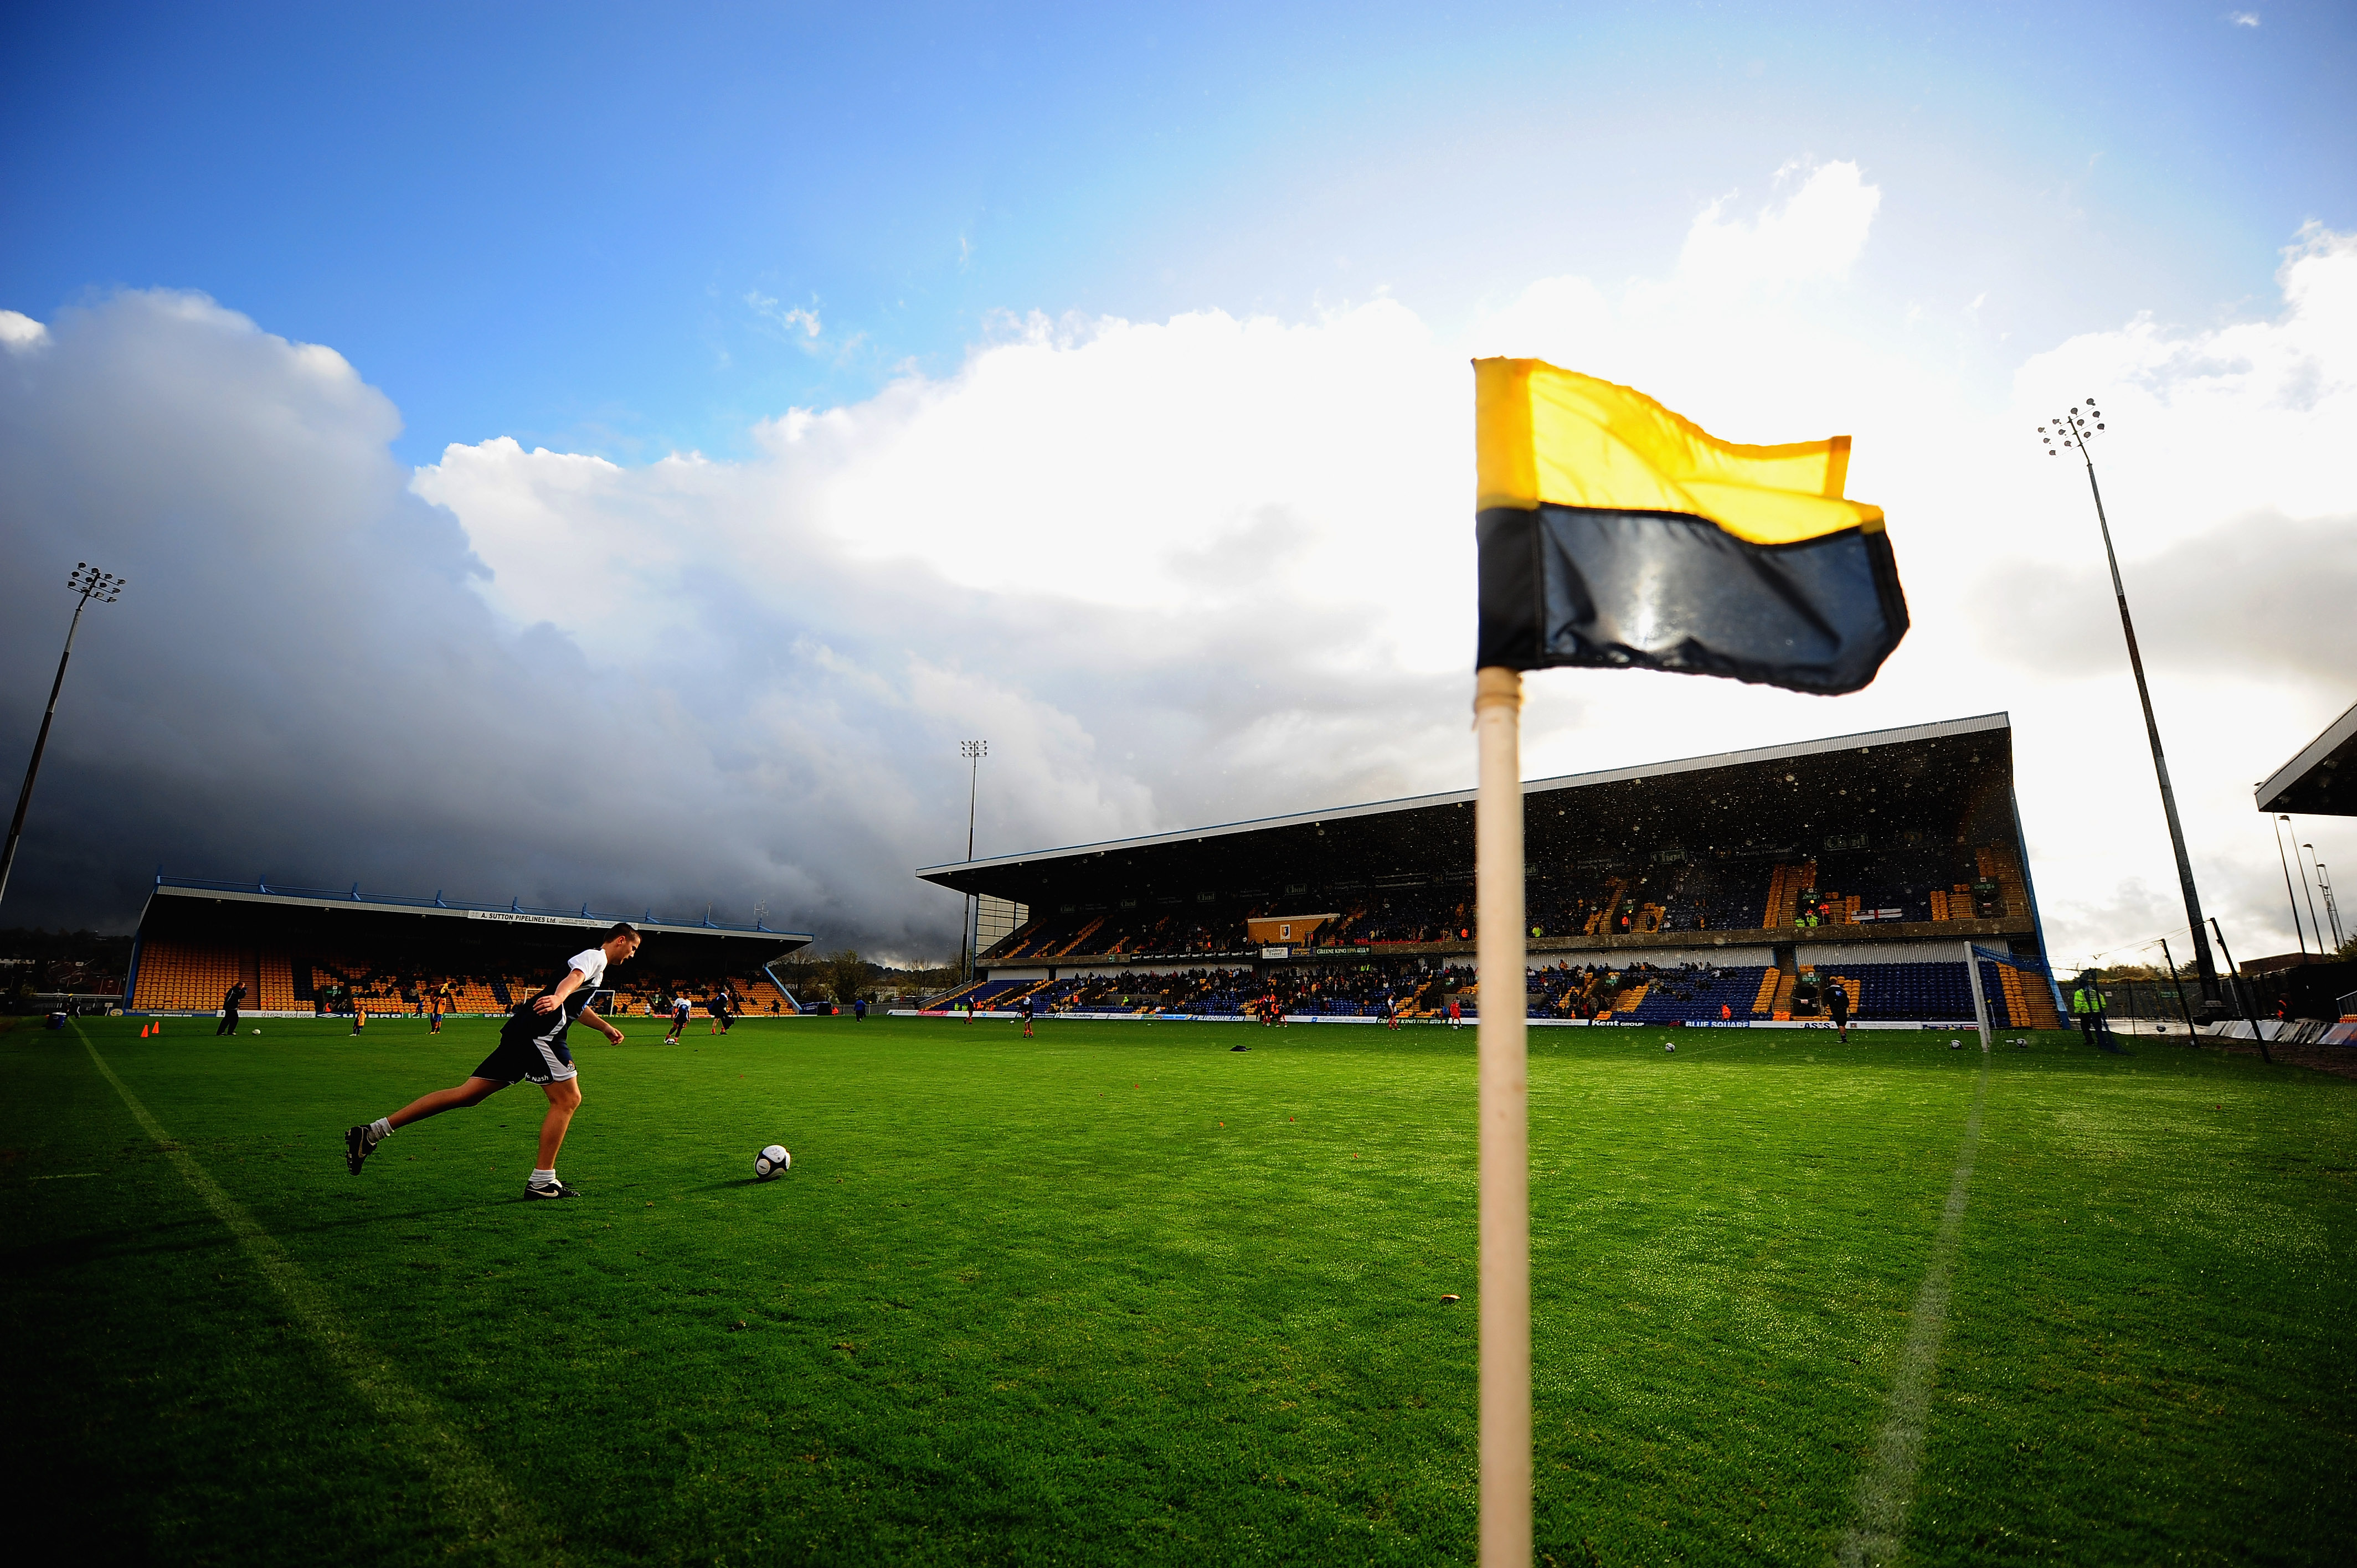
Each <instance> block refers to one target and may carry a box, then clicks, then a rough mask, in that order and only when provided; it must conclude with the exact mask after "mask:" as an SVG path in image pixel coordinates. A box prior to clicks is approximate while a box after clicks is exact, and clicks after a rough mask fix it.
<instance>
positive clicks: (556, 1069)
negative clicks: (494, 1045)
mask: <svg viewBox="0 0 2357 1568" xmlns="http://www.w3.org/2000/svg"><path fill="white" fill-rule="evenodd" d="M572 1024H573V1020H572V1019H570V1018H567V1017H566V1016H565V1010H564V1009H563V1008H559V1009H557V1010H556V1011H555V1012H554V1013H534V1012H533V1011H531V1010H530V1004H526V1007H525V1010H524V1011H522V1012H519V1013H517V1014H515V1015H513V1016H512V1017H511V1018H509V1019H508V1021H507V1023H506V1025H505V1026H502V1027H501V1028H500V1047H499V1049H497V1050H495V1051H493V1052H492V1053H491V1054H490V1056H487V1057H485V1058H483V1065H482V1066H480V1067H479V1068H477V1069H475V1071H474V1076H475V1077H477V1078H488V1079H490V1080H491V1081H492V1082H494V1083H562V1082H564V1081H565V1079H568V1078H572V1077H574V1076H575V1075H576V1074H577V1073H578V1072H579V1071H580V1069H578V1068H576V1067H575V1066H574V1065H573V1053H572V1052H571V1051H568V1050H566V1049H565V1030H566V1029H568V1028H570V1027H571V1026H572Z"/></svg>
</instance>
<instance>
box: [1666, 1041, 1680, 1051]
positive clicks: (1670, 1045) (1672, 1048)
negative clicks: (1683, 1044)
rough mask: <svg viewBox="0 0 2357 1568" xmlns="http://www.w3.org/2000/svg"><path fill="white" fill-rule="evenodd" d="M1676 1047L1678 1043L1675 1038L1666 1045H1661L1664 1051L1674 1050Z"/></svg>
mask: <svg viewBox="0 0 2357 1568" xmlns="http://www.w3.org/2000/svg"><path fill="white" fill-rule="evenodd" d="M1677 1048H1678V1043H1677V1042H1676V1041H1675V1040H1672V1041H1671V1042H1669V1044H1667V1045H1665V1046H1663V1047H1662V1049H1663V1050H1665V1051H1674V1050H1676V1049H1677Z"/></svg>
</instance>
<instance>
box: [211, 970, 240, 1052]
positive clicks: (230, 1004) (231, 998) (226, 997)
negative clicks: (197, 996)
mask: <svg viewBox="0 0 2357 1568" xmlns="http://www.w3.org/2000/svg"><path fill="white" fill-rule="evenodd" d="M244 1000H245V982H244V981H242V980H241V981H239V982H238V983H236V984H234V985H232V986H231V987H230V988H229V990H228V991H226V992H225V993H222V995H221V1027H220V1028H218V1029H215V1030H214V1031H213V1038H214V1039H217V1040H218V1039H220V1038H221V1036H223V1035H234V1034H236V1033H237V1004H239V1003H241V1002H242V1001H244Z"/></svg>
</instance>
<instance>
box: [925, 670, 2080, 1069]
mask: <svg viewBox="0 0 2357 1568" xmlns="http://www.w3.org/2000/svg"><path fill="white" fill-rule="evenodd" d="M1473 801H1474V795H1473V792H1472V791H1470V790H1465V791H1459V792H1454V793H1448V794H1438V795H1426V796H1418V797H1414V798H1410V799H1406V800H1385V801H1375V802H1371V803H1367V804H1363V805H1356V806H1345V807H1337V808H1331V809H1328V810H1324V811H1304V812H1297V813H1293V814H1290V815H1286V816H1282V817H1273V818H1267V819H1262V820H1258V821H1252V822H1232V823H1225V824H1220V825H1216V826H1211V827H1204V828H1198V829H1190V830H1188V831H1185V832H1171V833H1157V834H1151V835H1146V836H1144V837H1139V838H1134V839H1125V840H1120V841H1115V842H1112V843H1094V844H1082V845H1075V846H1072V847H1070V848H1063V849H1053V850H1042V851H1035V852H1030V853H1027V854H1012V855H1001V856H995V857H991V858H988V859H978V860H974V861H969V862H960V863H955V864H952V865H936V866H929V867H925V868H923V869H921V870H920V871H919V872H918V875H920V876H921V877H923V878H924V879H925V880H927V881H929V882H932V883H935V884H936V885H938V886H943V887H948V888H952V889H954V890H956V891H958V892H961V893H967V894H974V895H978V896H981V897H986V898H991V899H994V900H999V901H1003V902H1004V903H1006V904H1010V905H1016V906H1023V907H1025V911H1026V914H1027V915H1028V918H1027V919H1026V920H1025V921H1024V922H1023V924H1022V925H1021V926H1020V927H1018V928H1017V929H1016V930H1015V931H1013V932H1012V933H1011V934H1010V935H1008V936H1007V937H1006V938H1005V939H1004V940H1001V941H999V942H997V943H996V944H995V945H993V946H992V947H990V948H989V949H988V950H985V952H984V953H983V954H982V957H981V960H980V964H979V971H980V972H982V973H984V974H985V976H986V980H987V983H989V984H990V985H991V987H992V988H993V997H992V999H995V1000H1004V999H1005V998H1006V997H1008V996H1014V995H1017V994H1018V989H1017V988H1020V987H1030V988H1032V989H1033V990H1034V991H1036V992H1038V993H1039V994H1040V995H1043V996H1044V995H1048V994H1050V992H1049V990H1046V989H1042V988H1046V987H1051V986H1054V985H1058V984H1063V985H1067V986H1068V985H1069V983H1071V981H1072V980H1074V979H1076V978H1095V979H1100V980H1103V979H1106V978H1113V979H1118V978H1120V977H1122V976H1123V975H1125V973H1128V972H1213V971H1216V972H1227V973H1232V974H1236V975H1239V976H1241V975H1244V974H1247V973H1248V974H1249V975H1250V977H1251V979H1250V982H1249V983H1251V984H1253V985H1263V984H1266V983H1271V981H1272V979H1274V980H1275V981H1277V982H1279V983H1281V982H1282V978H1283V975H1284V972H1286V970H1288V969H1292V968H1297V967H1299V966H1305V965H1308V966H1318V967H1319V968H1320V970H1321V972H1328V973H1332V972H1336V966H1338V965H1340V966H1342V967H1343V968H1344V969H1349V968H1351V967H1352V966H1357V967H1358V968H1360V969H1361V970H1376V971H1386V972H1394V973H1396V972H1403V971H1411V970H1412V971H1413V972H1417V973H1432V972H1440V971H1466V970H1469V966H1470V965H1471V964H1472V962H1473V955H1474V951H1475V931H1474V921H1473V913H1472V910H1473V859H1474V852H1473ZM1523 838H1524V855H1525V865H1524V875H1525V878H1526V881H1525V886H1524V895H1525V903H1526V907H1527V909H1528V911H1529V918H1530V921H1531V930H1530V932H1529V938H1528V947H1529V961H1530V965H1531V968H1532V970H1533V972H1534V974H1538V973H1541V972H1549V971H1553V972H1567V971H1572V970H1581V971H1586V970H1590V969H1606V970H1610V971H1612V972H1616V973H1618V972H1631V971H1637V972H1643V971H1648V970H1652V971H1664V972H1666V971H1673V970H1674V971H1680V972H1689V971H1693V970H1696V969H1706V970H1707V971H1709V972H1711V974H1712V985H1711V987H1710V988H1709V990H1710V1001H1711V1008H1712V1013H1713V1015H1714V1016H1717V1009H1718V1008H1719V1007H1720V1006H1724V1007H1725V1009H1726V1013H1727V1015H1728V1016H1729V1017H1732V1018H1743V1017H1768V1018H1782V1017H1785V1016H1789V1015H1791V1014H1792V1011H1793V993H1794V992H1795V990H1796V989H1797V990H1798V991H1799V992H1800V993H1802V994H1803V996H1805V994H1806V993H1807V992H1808V990H1809V988H1810V983H1811V979H1812V977H1813V976H1824V977H1832V976H1835V975H1841V976H1843V977H1845V979H1846V980H1855V981H1856V982H1857V983H1856V984H1854V985H1852V986H1851V990H1852V994H1853V996H1857V995H1858V994H1859V993H1860V991H1861V990H1862V991H1863V992H1864V993H1865V996H1864V998H1863V1000H1862V1001H1861V1004H1860V1006H1859V1014H1860V1015H1861V1016H1869V1015H1881V1016H1932V1017H1954V1016H1957V1015H1958V1007H1957V999H1958V998H1959V997H1965V998H1968V995H1969V993H1968V989H1967V986H1966V981H1965V970H1964V956H1963V955H1964V950H1965V944H1967V943H1972V944H1977V945H1978V946H1979V948H1980V949H1981V950H1982V951H1983V954H1984V957H1985V958H1988V959H1996V960H2001V961H1987V962H1986V963H1985V964H1984V966H1983V967H1984V974H1985V978H1986V982H1987V984H1988V987H1989V989H1990V990H1991V992H1992V993H1993V994H1995V993H2001V994H2002V996H2003V998H2004V1000H2003V1004H2002V1006H2001V1010H2000V1013H2001V1016H2000V1022H2001V1023H2002V1024H2003V1025H2005V1026H2011V1027H2029V1026H2051V1025H2052V1024H2053V1023H2054V1022H2055V1021H2056V1005H2055V998H2054V993H2053V991H2052V987H2051V984H2050V982H2048V981H2046V980H2045V979H2044V978H2043V976H2044V975H2045V974H2046V972H2047V966H2046V960H2045V944H2044V940H2043V936H2042V933H2041V930H2040V922H2039V916H2038V906H2037V897H2036V893H2035V890H2034V888H2033V886H2032V884H2031V880H2030V875H2029V860H2028V855H2027V854H2026V851H2025V847H2024V844H2023V842H2022V836H2021V827H2020V821H2019V816H2018V811H2017V809H2016V806H2015V801H2014V789H2013V752H2012V729H2011V723H2010V720H2009V719H2008V717H2007V715H2006V714H1983V715H1980V716H1977V717H1973V718H1963V719H1954V720H1950V721H1946V722H1943V723H1938V724H1928V725H1912V726H1909V727H1906V728H1901V729H1889V730H1878V731H1872V732H1868V733H1865V734H1859V735H1849V736H1833V737H1829V738H1826V739H1822V740H1809V741H1800V742H1795V743H1792V744H1790V745H1785V746H1765V747H1760V748H1758V749H1756V750H1749V751H1740V752H1727V753H1720V754H1717V755H1715V756H1703V757H1684V758H1679V759H1675V760H1671V761H1663V762H1659V763H1652V764H1648V765H1644V766H1640V767H1633V768H1612V769H1607V770H1603V771H1599V772H1594V773H1583V774H1574V775H1570V776H1566V777H1563V778H1556V779H1534V780H1531V781H1529V782H1527V783H1525V784H1524V785H1523ZM1951 972H1953V973H1951ZM1753 977H1756V981H1755V980H1754V978H1753ZM1537 984H1538V983H1536V982H1534V987H1537ZM1747 984H1749V986H1750V989H1749V990H1745V989H1744V986H1745V985H1747ZM1539 988H1540V989H1543V987H1539ZM1664 989H1665V994H1664V995H1663V998H1662V999H1661V1000H1662V1001H1663V1005H1664V1006H1667V1005H1670V1004H1671V1003H1672V1002H1673V1001H1677V1002H1679V1003H1680V1004H1682V1005H1684V1007H1685V1008H1686V1010H1688V1011H1699V1010H1700V1004H1699V1003H1698V1002H1697V1001H1696V1000H1695V996H1693V995H1686V996H1684V997H1683V998H1679V997H1676V996H1674V995H1673V994H1670V993H1675V992H1676V991H1678V990H1679V988H1678V987H1676V986H1666V985H1665V988H1664ZM1738 993H1740V994H1739V995H1738ZM1738 1002H1739V1005H1738ZM1805 1010H1806V1009H1805V1004H1803V1011H1804V1012H1805ZM1969 1012H1970V1009H1969V1004H1968V1002H1967V1004H1966V1005H1965V1006H1964V1015H1969Z"/></svg>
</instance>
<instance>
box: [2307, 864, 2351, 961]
mask: <svg viewBox="0 0 2357 1568" xmlns="http://www.w3.org/2000/svg"><path fill="white" fill-rule="evenodd" d="M2299 847H2300V848H2302V849H2304V850H2306V851H2308V858H2309V859H2310V860H2316V846H2315V845H2314V844H2312V843H2304V844H2302V845H2300V846H2299ZM2316 886H2317V887H2318V888H2319V890H2320V891H2321V892H2322V893H2323V894H2324V918H2326V919H2328V920H2330V921H2331V922H2332V950H2333V951H2334V952H2339V951H2340V950H2341V948H2342V947H2343V946H2344V945H2346V944H2347V942H2348V940H2349V939H2348V937H2346V936H2345V935H2343V934H2342V932H2341V906H2340V905H2338V904H2336V903H2334V902H2333V900H2332V878H2331V877H2330V876H2329V875H2326V874H2325V870H2324V862H2322V861H2320V860H2316Z"/></svg>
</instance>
